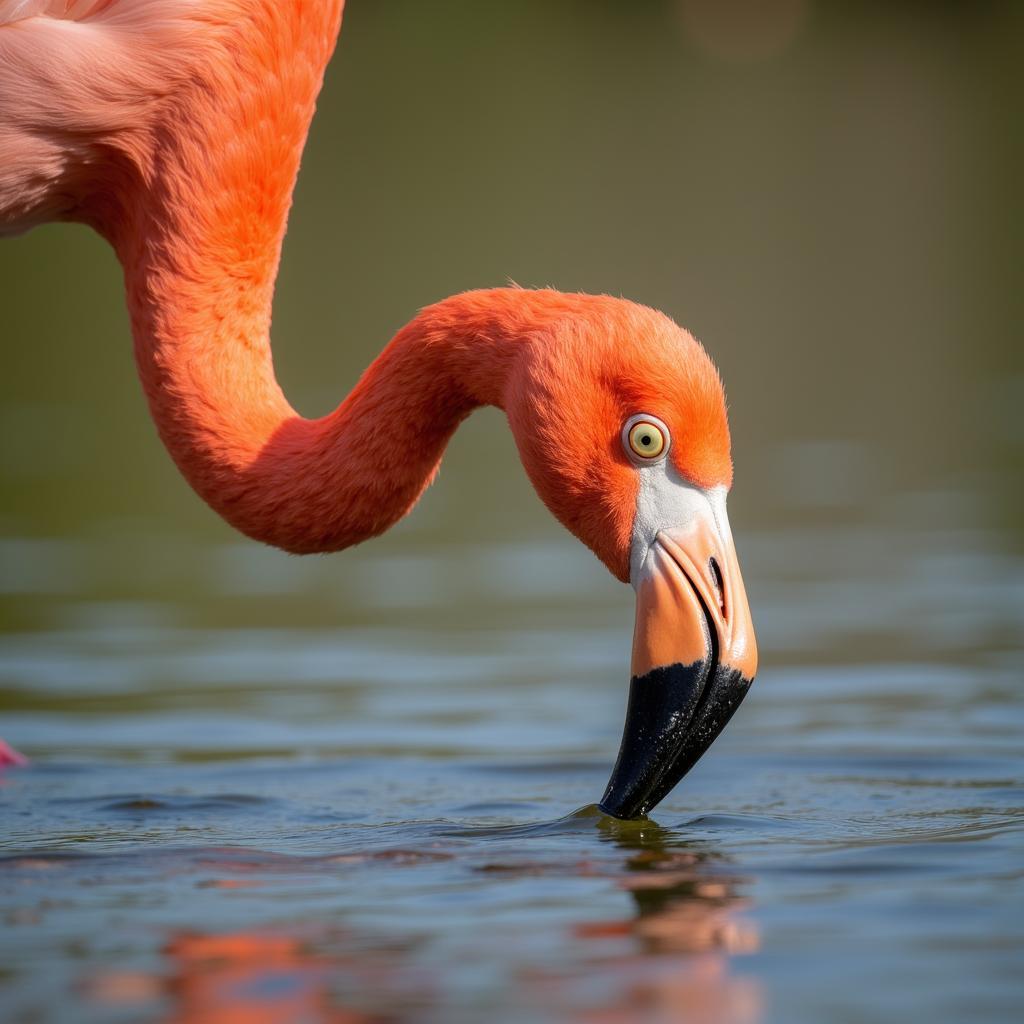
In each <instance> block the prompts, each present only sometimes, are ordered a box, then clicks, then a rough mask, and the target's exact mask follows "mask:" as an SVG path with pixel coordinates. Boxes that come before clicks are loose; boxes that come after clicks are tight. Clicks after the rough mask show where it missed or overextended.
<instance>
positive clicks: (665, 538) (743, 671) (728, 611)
mask: <svg viewBox="0 0 1024 1024" xmlns="http://www.w3.org/2000/svg"><path fill="white" fill-rule="evenodd" d="M636 593H637V603H636V628H635V631H634V634H633V660H632V680H631V682H630V696H629V705H628V707H627V711H626V725H625V729H624V731H623V736H622V745H621V747H620V750H619V757H618V760H617V761H616V764H615V768H614V770H613V772H612V777H611V779H610V781H609V782H608V787H607V789H606V790H605V794H604V796H603V797H602V799H601V805H600V806H601V808H602V809H603V810H604V811H606V812H607V813H609V814H612V815H614V816H615V817H618V818H635V817H641V816H643V815H644V814H646V813H647V812H648V811H649V810H650V809H651V808H653V807H654V806H655V805H656V804H657V803H658V802H659V801H660V800H662V799H663V798H664V797H665V796H666V795H667V794H668V793H669V791H670V790H671V789H672V788H673V787H674V786H675V785H676V783H677V782H679V780H680V779H681V778H682V777H683V776H684V775H685V774H686V773H687V772H688V771H689V770H690V769H691V768H692V767H693V766H694V765H695V764H696V763H697V761H698V760H699V759H700V758H701V756H702V755H703V754H704V752H705V751H706V750H707V749H708V747H710V746H711V744H712V742H713V741H714V740H715V738H716V737H717V736H718V734H719V733H720V732H721V731H722V729H723V728H724V727H725V725H726V723H727V722H728V721H729V719H730V718H731V717H732V714H733V712H734V711H735V710H736V708H737V707H738V706H739V703H740V701H741V700H742V699H743V697H744V696H745V695H746V692H747V690H748V689H749V688H750V684H751V682H753V679H754V674H755V673H756V671H757V643H756V641H755V639H754V629H753V625H752V623H751V621H750V607H749V605H748V604H747V595H746V591H745V590H744V587H743V578H742V576H741V575H740V567H739V562H738V560H737V558H736V549H735V547H734V546H733V542H732V537H731V535H730V533H729V529H728V525H727V524H725V526H724V528H721V527H720V526H719V524H717V523H716V522H715V519H714V517H713V515H712V514H711V513H710V506H709V509H708V514H706V515H704V514H701V515H697V516H695V517H694V519H693V521H692V522H691V523H690V524H689V525H688V526H686V527H680V528H676V529H668V530H662V531H660V532H659V533H658V534H657V536H656V537H655V539H654V543H653V544H652V545H651V547H650V550H649V551H648V552H647V556H646V558H645V560H644V563H643V566H642V568H641V570H640V573H639V579H638V580H637V581H636Z"/></svg>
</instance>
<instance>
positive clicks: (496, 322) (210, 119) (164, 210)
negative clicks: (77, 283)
mask: <svg viewBox="0 0 1024 1024" xmlns="http://www.w3.org/2000/svg"><path fill="white" fill-rule="evenodd" d="M280 9H283V10H292V9H293V5H287V4H286V5H280ZM311 10H312V12H313V14H316V15H318V16H319V17H320V22H319V23H315V19H312V21H311V14H310V10H305V20H303V19H302V18H299V19H297V21H296V20H295V19H294V15H293V16H292V18H293V22H294V23H288V24H285V23H284V22H285V20H286V18H285V15H281V14H279V13H278V8H277V7H276V6H275V5H271V6H270V7H269V8H266V9H264V8H262V6H261V7H260V8H259V9H258V11H257V13H254V14H253V23H252V24H251V25H249V26H248V27H247V30H248V31H249V32H250V33H255V34H256V35H255V41H256V43H257V44H258V45H256V46H254V47H253V49H254V52H260V53H262V54H264V56H265V54H266V46H265V44H266V42H267V39H273V40H275V41H277V42H278V43H279V42H280V39H281V38H282V35H283V36H284V38H286V39H287V40H288V45H287V46H286V47H278V48H274V49H272V51H271V57H272V65H273V66H270V67H268V66H266V64H265V63H264V64H259V63H252V64H251V65H245V64H244V62H243V64H242V66H243V68H244V69H246V70H243V71H241V72H240V71H238V69H237V67H236V66H234V65H233V66H232V67H231V70H230V74H232V75H233V76H234V77H233V79H232V81H231V82H230V83H229V84H228V85H227V86H226V87H224V88H220V89H217V88H209V87H208V86H209V85H210V83H209V82H207V83H203V82H201V83H200V84H199V86H198V87H197V88H196V89H195V90H194V91H192V92H190V93H188V94H186V96H185V97H184V98H182V99H181V100H179V101H178V102H177V104H176V105H175V106H173V107H172V108H170V110H169V111H165V112H164V115H163V121H162V122H161V123H162V124H164V125H173V130H171V129H170V128H166V129H158V130H157V132H156V143H157V144H156V146H155V147H154V150H153V153H154V156H153V172H152V174H151V176H150V177H149V178H148V180H146V182H145V187H144V188H142V189H141V190H140V191H139V193H138V197H137V199H136V201H135V202H134V203H133V204H130V205H129V206H128V214H127V216H125V215H124V213H123V211H119V214H118V217H117V218H115V219H113V220H111V221H108V223H111V224H114V225H115V226H114V227H113V228H111V229H109V230H106V231H105V233H106V234H108V236H109V237H110V238H111V241H112V242H113V243H114V245H115V248H116V249H117V251H118V254H119V257H120V259H121V262H122V264H123V266H124V268H125V277H126V284H127V292H128V305H129V310H130V315H131V322H132V330H133V335H134V339H135V353H136V361H137V364H138V368H139V373H140V376H141V378H142V383H143V387H144V389H145V392H146V396H147V398H148V401H149V406H150V409H151V411H152V415H153V418H154V420H155V421H156V425H157V429H158V431H159V433H160V436H161V438H162V439H163V442H164V444H165V445H166V446H167V448H168V450H169V451H170V453H171V455H172V457H173V458H174V460H175V462H176V463H177V465H178V467H179V468H180V470H181V471H182V473H183V474H184V475H185V477H186V478H187V479H188V480H189V482H190V483H191V485H192V486H193V487H194V488H195V490H196V491H197V492H198V493H199V495H200V496H201V497H202V498H203V499H204V500H205V501H206V502H207V503H208V504H210V505H211V506H212V507H213V508H214V509H215V510H216V511H217V512H219V513H220V514H221V515H222V516H223V517H224V518H225V519H226V520H228V522H230V523H231V524H232V525H234V526H235V527H237V528H238V529H239V530H241V531H242V532H244V533H246V534H248V535H249V536H251V537H253V538H256V539H258V540H261V541H264V542H266V543H269V544H273V545H276V546H278V547H281V548H285V549H286V550H289V551H294V552H313V551H328V550H336V549H339V548H343V547H347V546H349V545H351V544H355V543H358V542H359V541H361V540H364V539H366V538H368V537H371V536H373V535H375V534H378V533H381V532H382V531H384V530H385V529H387V528H388V527H389V526H390V525H391V524H392V523H394V522H395V521H396V520H397V519H399V518H401V516H403V515H404V514H405V513H406V512H408V511H409V509H410V508H411V507H412V505H413V504H415V502H416V500H417V498H418V497H419V495H420V494H421V492H422V491H423V489H424V488H425V487H426V486H427V485H428V484H429V483H430V481H431V479H432V478H433V475H434V473H435V472H436V470H437V466H438V463H439V461H440V458H441V455H442V453H443V450H444V447H445V445H446V443H447V441H448V439H449V437H450V436H451V434H452V432H453V431H454V430H455V428H456V427H457V426H458V424H459V423H460V422H461V420H462V419H463V418H464V417H465V416H466V415H468V413H469V412H470V411H471V410H472V409H473V408H475V407H476V406H479V405H482V404H493V405H498V406H503V405H504V393H505V387H506V384H507V381H508V377H509V373H510V370H511V368H512V367H513V365H514V363H515V361H516V359H517V358H518V354H519V353H520V352H521V351H522V350H523V346H521V345H520V344H519V342H520V340H521V339H523V338H526V337H528V336H531V335H532V334H533V333H534V332H536V331H537V330H538V329H541V328H542V327H543V325H544V324H547V323H550V322H551V320H552V318H557V317H559V316H564V315H566V314H567V313H568V312H569V311H570V310H569V308H568V307H570V306H571V305H572V304H573V300H572V298H571V297H567V296H557V298H554V297H555V296H556V294H557V293H551V292H547V293H546V292H530V291H523V290H519V289H498V290H494V291H488V292H472V293H467V294H465V295H461V296H455V297H453V298H451V299H448V300H446V301H444V302H442V303H439V304H438V305H436V306H433V307H430V308H429V309H427V310H425V311H424V312H423V313H421V314H420V316H418V317H417V318H416V319H415V320H414V321H412V323H410V324H409V325H408V326H407V327H406V328H404V329H403V330H402V331H401V332H399V334H398V335H397V336H396V337H395V338H394V340H393V341H392V342H391V343H390V344H389V345H388V347H387V348H386V349H385V351H384V352H383V353H382V354H381V356H380V357H379V358H378V359H377V360H376V361H375V362H374V363H373V364H372V365H371V366H370V368H369V369H368V370H367V371H366V373H365V374H364V375H363V377H362V379H361V380H360V381H359V383H358V384H357V386H356V387H355V389H354V390H353V391H352V393H351V394H350V395H349V396H348V397H347V398H346V399H345V400H344V401H343V402H342V404H341V405H340V406H339V407H338V408H337V409H336V410H335V411H334V412H333V413H331V414H330V415H328V416H325V417H322V418H320V419H314V420H308V419H304V418H303V417H302V416H300V415H299V414H297V413H296V412H295V410H294V409H293V408H292V407H291V405H290V404H289V403H288V401H287V399H286V398H285V397H284V395H283V393H282V392H281V389H280V387H279V386H278V384H277V381H276V379H275V376H274V369H273V360H272V356H271V348H270V315H271V301H272V297H273V287H274V280H275V278H276V275H277V266H278V259H279V255H280V249H281V241H282V238H283V236H284V231H285V227H286V221H287V214H288V209H289V206H290V202H291V194H292V189H293V187H294V183H295V177H296V174H297V171H298V164H299V158H300V156H301V152H302V147H303V144H304V142H305V138H306V133H307V130H308V126H309V122H310V119H311V117H312V114H313V107H314V101H315V98H316V94H317V92H318V90H319V87H320V83H321V79H322V74H323V69H324V66H325V65H326V62H327V60H328V58H329V56H330V52H331V49H332V48H333V40H334V34H335V33H336V31H337V24H338V17H339V16H340V8H339V6H338V5H337V4H331V3H325V4H319V5H313V7H312V9H311ZM260 18H262V19H263V22H262V23H260V22H259V19H260ZM299 23H301V24H299ZM289 32H290V33H291V36H290V37H289V36H288V33H289ZM251 41H252V40H250V42H251ZM261 46H262V49H261ZM235 63H236V64H237V61H236V62H235ZM211 66H212V68H213V70H212V72H211V79H212V83H213V85H216V84H217V81H218V76H219V75H220V74H228V73H229V72H228V71H227V70H226V69H225V68H218V66H217V64H216V62H214V63H213V64H212V65H211ZM101 229H102V225H101ZM580 299H581V300H582V297H580Z"/></svg>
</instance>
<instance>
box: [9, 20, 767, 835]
mask: <svg viewBox="0 0 1024 1024" xmlns="http://www.w3.org/2000/svg"><path fill="white" fill-rule="evenodd" d="M343 6H344V4H343V0H287V2H286V0H0V153H2V159H0V232H3V233H7V234H11V233H17V232H21V231H25V230H28V229H29V228H31V227H33V226H34V225H37V224H40V223H43V222H46V221H55V220H63V221H79V222H83V223H85V224H88V225H91V226H92V227H93V228H94V229H95V230H96V231H98V232H99V233H100V234H101V235H102V236H103V237H104V238H105V239H106V240H107V241H108V242H109V243H110V245H111V246H112V247H113V249H114V251H115V253H116V254H117V257H118V259H119V261H120V263H121V265H122V267H123V270H124V280H125V289H126V295H127V304H128V309H129V312H130V319H131V329H132V335H133V339H134V351H135V359H136V362H137V366H138V372H139V376H140V378H141V381H142V386H143V389H144V391H145V394H146V398H147V400H148V403H149V409H150V412H151V414H152V416H153V419H154V421H155V423H156V427H157V430H158V432H159V435H160V437H161V439H162V441H163V443H164V445H165V446H166V448H167V450H168V452H169V453H170V455H171V457H172V458H173V459H174V461H175V463H176V464H177V466H178V469H179V470H180V471H181V473H182V474H183V475H184V477H185V479H186V480H187V481H188V482H189V484H191V486H192V487H193V488H194V489H195V490H196V491H197V492H198V494H199V495H200V496H201V497H202V498H203V499H204V500H205V501H206V502H207V503H208V504H209V505H210V506H211V507H212V508H213V509H214V510H215V511H216V512H218V513H219V514H220V515H221V516H223V517H224V519H226V520H227V521H228V522H229V523H231V524H232V525H233V526H234V527H236V528H237V529H238V530H240V531H241V532H242V533H244V534H246V535H247V536H249V537H251V538H253V539H255V540H257V541H262V542H264V543H266V544H272V545H275V546H277V547H279V548H283V549H284V550H285V551H289V552H295V553H298V554H305V553H309V552H325V551H338V550H341V549H343V548H347V547H349V546H351V545H353V544H358V543H360V542H361V541H364V540H367V539H368V538H370V537H374V536H377V535H378V534H380V533H382V532H384V531H385V530H387V529H388V528H389V527H390V526H391V525H392V524H393V523H395V522H397V521H398V520H399V519H401V518H402V517H403V516H405V515H406V514H407V513H408V512H409V511H410V510H411V509H412V508H413V506H414V505H415V504H416V502H417V499H418V498H419V497H420V495H421V494H422V493H423V491H424V489H425V488H426V487H427V486H428V485H429V484H430V482H431V481H432V480H433V478H434V476H435V474H436V473H437V469H438V465H439V463H440V460H441V456H442V454H443V452H444V448H445V445H446V444H447V442H448V439H449V438H450V437H451V436H452V433H453V432H454V431H455V429H456V427H457V426H458V425H459V424H460V423H461V422H462V420H463V419H465V418H466V417H467V416H468V415H469V414H470V413H471V412H472V411H473V410H474V409H475V408H477V407H479V406H484V405H492V406H497V407H498V408H499V409H502V410H503V411H504V412H505V414H506V416H507V419H508V423H509V427H510V428H511V430H512V434H513V436H514V438H515V442H516V445H517V448H518V452H519V455H520V458H521V460H522V463H523V466H524V468H525V470H526V473H527V476H528V477H529V479H530V481H531V482H532V484H533V486H534V488H535V489H536V491H537V493H538V494H539V495H540V497H541V499H542V500H543V501H544V503H545V504H546V505H547V507H548V508H549V509H550V510H551V512H552V513H553V514H554V515H555V517H556V518H557V519H558V520H559V521H560V522H561V523H562V524H563V525H564V526H565V527H567V528H568V529H569V530H570V531H571V532H572V533H573V534H574V535H575V536H576V537H577V538H579V539H580V540H581V541H582V542H583V543H584V544H586V545H587V546H588V547H589V548H590V549H591V550H592V551H593V552H594V554H596V555H597V557H598V558H599V559H600V560H601V561H602V562H603V563H604V564H605V565H606V566H607V568H608V569H609V570H610V571H611V573H612V574H613V575H614V576H615V577H617V578H618V579H619V580H621V581H622V582H628V583H630V584H632V586H633V588H634V589H635V591H636V620H635V630H634V639H633V649H632V661H631V676H632V678H631V682H630V691H629V697H628V702H627V710H626V722H625V727H624V729H623V735H622V741H621V745H620V749H619V755H618V758H617V760H616V762H615V766H614V768H613V771H612V774H611V777H610V780H609V782H608V786H607V788H606V790H605V793H604V796H603V797H602V799H601V802H600V805H599V806H600V807H601V809H602V810H603V811H605V812H606V813H608V814H611V815H614V816H617V817H620V818H630V817H638V816H642V815H645V814H646V813H647V812H648V811H650V810H651V808H653V807H654V806H655V805H656V804H657V803H658V801H659V800H661V799H662V798H663V797H664V796H665V795H666V794H667V793H668V792H669V791H670V790H671V789H672V788H673V786H674V785H675V784H676V783H677V782H678V781H679V779H680V778H682V776H683V775H684V774H685V773H686V772H687V771H688V770H689V769H690V768H691V767H692V766H693V764H694V763H695V762H696V761H697V760H698V758H700V757H701V756H702V755H703V753H704V752H705V750H707V748H708V746H709V745H710V744H711V743H712V741H713V740H714V739H715V737H716V736H717V735H718V734H719V733H720V731H721V730H722V728H723V727H724V726H725V724H726V722H727V721H728V720H729V718H730V716H731V715H732V714H733V712H734V711H735V709H736V707H737V705H738V704H739V702H740V701H741V700H742V698H743V696H744V695H745V693H746V692H747V690H748V688H749V686H750V684H751V682H752V680H753V678H754V673H755V671H756V667H757V648H756V643H755V638H754V632H753V627H752V624H751V619H750V611H749V608H748V604H747V598H746V594H745V591H744V586H743V580H742V577H741V575H740V568H739V563H738V561H737V557H736V549H735V546H734V543H733V539H732V534H731V531H730V527H729V520H728V516H727V513H726V495H727V492H728V490H729V488H730V486H731V483H732V461H731V452H730V437H729V426H728V421H727V417H726V406H725V397H724V392H723V388H722V383H721V380H720V378H719V375H718V372H717V370H716V369H715V367H714V365H713V364H712V362H711V359H710V357H709V356H708V354H707V353H706V352H705V350H704V349H703V347H702V346H701V345H700V344H699V343H698V342H697V341H696V340H695V339H694V338H693V337H692V336H691V335H690V334H689V333H688V332H686V331H685V330H683V329H682V328H680V327H678V326H677V325H676V324H675V323H674V322H673V321H672V320H671V319H669V318H668V317H667V316H665V315H664V314H662V313H660V312H657V311H655V310H653V309H650V308H647V307H645V306H641V305H637V304H635V303H632V302H629V301H627V300H625V299H620V298H612V297H609V296H607V295H584V294H565V293H561V292H558V291H553V290H550V289H540V290H532V289H524V288H518V287H505V288H489V289H485V290H478V291H468V292H465V293H463V294H458V295H454V296H452V297H450V298H447V299H444V300H443V301H440V302H438V303H436V304H435V305H432V306H429V307H427V308H425V309H423V310H422V311H421V312H420V313H419V314H418V315H417V316H416V317H414V318H413V319H412V320H411V321H410V322H409V323H408V324H407V325H406V326H405V327H403V328H402V329H401V330H400V331H399V332H398V333H397V334H396V335H395V337H394V338H393V339H392V340H391V341H390V343H389V344H388V345H387V346H386V347H385V348H384V350H383V351H382V353H381V354H380V355H379V356H378V357H377V359H376V360H374V362H373V363H372V364H371V365H370V367H369V368H368V369H367V370H366V372H365V373H364V374H363V376H362V378H361V379H360V380H359V382H358V383H357V384H356V386H355V388H354V389H353V390H352V392H351V393H350V394H349V395H348V397H347V398H345V399H344V401H343V402H342V403H341V404H340V405H339V406H338V407H337V408H336V409H335V410H334V412H332V413H330V414H329V415H327V416H324V417H322V418H320V419H304V418H303V417H301V416H300V415H298V414H297V413H296V412H295V411H294V410H293V409H292V407H291V406H290V405H289V404H288V401H287V400H286V399H285V397H284V395H283V393H282V391H281V389H280V387H279V386H278V384H277V381H276V380H275V377H274V370H273V364H272V358H271V347H270V314H271V301H272V296H273V288H274V281H275V277H276V274H277V267H278V260H279V255H280V250H281V243H282V239H283V236H284V232H285V227H286V220H287V215H288V210H289V206H290V202H291V196H292V191H293V188H294V185H295V179H296V176H297V173H298V167H299V161H300V157H301V154H302V149H303V146H304V143H305V140H306V136H307V132H308V129H309V124H310V121H311V119H312V115H313V110H314V104H315V100H316V97H317V94H318V92H319V90H320V86H321V83H322V79H323V74H324V69H325V67H326V65H327V62H328V60H329V59H330V56H331V53H332V51H333V49H334V45H335V41H336V39H337V36H338V32H339V31H340V27H341V16H342V8H343ZM0 757H4V758H5V759H6V760H8V761H13V760H15V759H16V758H15V755H14V754H13V752H12V751H10V749H9V748H7V753H6V754H0Z"/></svg>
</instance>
